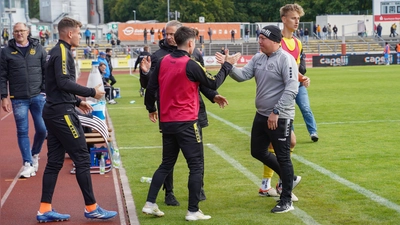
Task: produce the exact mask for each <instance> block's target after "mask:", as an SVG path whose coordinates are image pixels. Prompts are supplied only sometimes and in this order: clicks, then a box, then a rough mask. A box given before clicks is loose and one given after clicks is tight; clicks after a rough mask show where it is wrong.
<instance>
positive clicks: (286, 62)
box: [229, 47, 299, 119]
mask: <svg viewBox="0 0 400 225" xmlns="http://www.w3.org/2000/svg"><path fill="white" fill-rule="evenodd" d="M229 76H230V77H232V79H234V80H236V81H238V82H242V81H246V80H250V79H251V78H253V77H255V79H256V84H257V91H256V108H257V112H258V113H259V114H261V115H263V116H266V117H268V116H269V115H270V114H271V112H272V110H273V109H277V110H279V118H282V119H294V114H295V108H294V106H295V98H296V95H297V92H298V90H299V81H298V67H297V64H296V61H295V59H294V58H293V56H292V55H290V54H289V53H287V52H286V51H284V50H283V49H282V48H281V47H279V49H278V50H277V51H276V52H274V53H272V54H271V55H270V56H267V55H266V54H264V53H258V54H256V55H254V56H253V58H252V59H251V60H250V61H249V62H248V63H247V64H246V65H245V66H244V67H243V68H242V69H239V68H237V67H233V69H232V71H231V72H230V73H229Z"/></svg>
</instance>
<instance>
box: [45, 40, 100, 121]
mask: <svg viewBox="0 0 400 225" xmlns="http://www.w3.org/2000/svg"><path fill="white" fill-rule="evenodd" d="M45 74H46V76H45V77H46V95H47V97H46V104H45V106H44V109H43V118H54V117H57V116H60V115H65V114H73V113H75V106H79V104H80V102H81V99H79V98H78V97H77V95H79V96H82V97H94V96H95V95H96V91H95V89H94V88H88V87H84V86H81V85H79V84H77V83H76V71H75V62H74V57H73V56H72V52H71V45H69V44H68V43H66V42H65V41H62V40H60V41H59V42H58V43H57V44H56V45H55V46H54V47H53V48H52V49H51V50H50V51H49V53H48V55H47V59H46V65H45Z"/></svg>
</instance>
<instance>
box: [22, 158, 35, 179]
mask: <svg viewBox="0 0 400 225" xmlns="http://www.w3.org/2000/svg"><path fill="white" fill-rule="evenodd" d="M34 176H36V173H35V168H33V166H31V164H30V163H29V162H25V165H24V170H23V171H22V172H21V175H20V177H25V178H28V177H34Z"/></svg>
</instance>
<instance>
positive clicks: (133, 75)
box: [129, 74, 140, 79]
mask: <svg viewBox="0 0 400 225" xmlns="http://www.w3.org/2000/svg"><path fill="white" fill-rule="evenodd" d="M129 76H132V77H136V78H137V79H139V78H140V77H138V76H137V75H135V74H129Z"/></svg>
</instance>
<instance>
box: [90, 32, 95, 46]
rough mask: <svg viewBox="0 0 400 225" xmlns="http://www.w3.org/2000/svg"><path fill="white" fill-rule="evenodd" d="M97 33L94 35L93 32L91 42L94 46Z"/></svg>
mask: <svg viewBox="0 0 400 225" xmlns="http://www.w3.org/2000/svg"><path fill="white" fill-rule="evenodd" d="M95 38H96V37H95V35H94V33H93V34H92V37H91V39H92V40H91V41H90V44H91V45H92V46H93V45H94V42H95Z"/></svg>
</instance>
